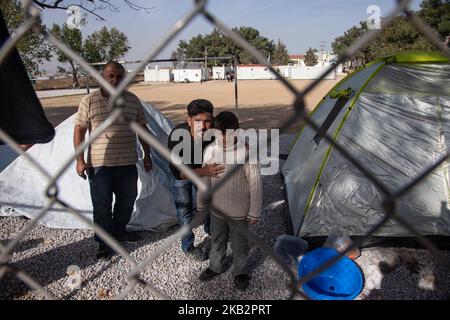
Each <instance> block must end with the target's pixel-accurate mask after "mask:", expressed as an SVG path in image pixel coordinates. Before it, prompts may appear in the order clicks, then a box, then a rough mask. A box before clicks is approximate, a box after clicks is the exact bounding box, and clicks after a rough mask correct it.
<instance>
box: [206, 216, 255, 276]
mask: <svg viewBox="0 0 450 320" xmlns="http://www.w3.org/2000/svg"><path fill="white" fill-rule="evenodd" d="M239 227H240V228H239ZM238 228H239V229H240V230H245V231H248V222H247V219H242V220H225V219H221V218H218V217H216V216H215V215H214V214H211V251H210V252H209V268H210V269H211V270H212V271H214V272H217V273H222V272H224V271H225V268H224V267H225V266H224V261H225V256H226V253H227V242H228V239H230V241H231V250H232V252H233V266H234V270H233V276H234V277H236V276H238V275H241V274H248V270H247V268H248V267H247V264H248V252H249V245H248V238H247V236H246V234H241V233H238V232H237V229H238Z"/></svg>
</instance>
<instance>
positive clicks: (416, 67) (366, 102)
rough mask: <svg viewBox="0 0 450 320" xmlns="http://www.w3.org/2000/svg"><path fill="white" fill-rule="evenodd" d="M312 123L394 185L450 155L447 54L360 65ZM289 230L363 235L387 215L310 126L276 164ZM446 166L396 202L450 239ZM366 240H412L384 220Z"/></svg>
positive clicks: (413, 54)
mask: <svg viewBox="0 0 450 320" xmlns="http://www.w3.org/2000/svg"><path fill="white" fill-rule="evenodd" d="M311 117H312V120H313V121H314V122H315V123H316V124H318V125H319V126H320V127H321V128H322V129H323V130H324V131H326V132H327V133H328V134H329V135H330V136H332V137H333V139H334V141H336V142H337V143H338V144H340V145H341V146H343V147H344V148H345V149H346V150H348V152H349V153H350V154H351V155H352V156H353V157H355V158H356V159H357V160H358V161H359V162H360V163H362V164H363V165H364V166H365V167H366V168H367V169H368V170H369V172H371V173H372V174H373V175H374V176H375V177H376V178H377V179H378V180H379V181H381V182H382V183H383V184H384V185H385V186H387V187H388V188H389V190H391V191H394V190H398V189H399V188H401V187H402V186H404V185H406V184H407V183H409V182H411V181H412V180H413V179H414V178H415V177H416V176H418V175H419V174H420V173H421V172H423V171H424V170H425V169H426V168H428V167H429V166H431V165H432V164H434V163H436V162H437V161H438V160H439V159H441V158H442V157H443V156H444V155H445V154H446V153H447V152H449V151H450V60H449V59H448V58H447V57H445V56H444V55H442V54H441V53H439V52H424V51H407V52H403V53H399V54H397V55H394V56H390V57H386V58H383V59H379V60H376V61H373V62H371V63H369V64H366V65H364V66H362V67H360V68H359V69H357V70H355V71H354V72H353V73H352V74H350V75H348V76H347V77H346V78H344V79H343V80H342V81H340V82H339V83H338V84H337V85H336V86H335V87H334V88H333V89H332V90H331V91H330V92H329V93H328V94H327V95H326V96H325V97H324V99H323V100H322V101H321V102H320V103H319V105H318V106H317V107H316V108H315V109H314V111H313V113H312V114H311ZM282 174H283V178H284V183H285V187H286V196H287V200H288V204H289V214H288V216H289V218H290V219H289V220H290V223H291V227H292V233H293V234H295V235H297V236H299V237H304V238H306V239H309V240H310V242H313V243H314V241H316V243H319V240H320V242H321V241H322V240H324V239H325V237H326V236H328V235H329V234H330V233H332V231H335V230H336V229H337V230H339V231H345V232H346V233H347V234H348V235H350V236H352V237H356V238H357V237H359V236H364V235H365V234H367V233H368V232H369V231H370V230H371V228H373V227H374V226H375V225H376V224H378V223H379V222H380V221H381V220H382V219H383V217H384V216H385V213H386V211H385V209H383V199H384V195H383V193H382V192H381V191H380V190H379V189H378V188H377V187H376V186H375V185H374V184H373V183H372V182H371V181H370V180H369V179H368V178H367V177H366V176H365V175H364V174H363V173H361V172H360V171H359V170H358V169H357V168H355V167H354V165H353V164H352V163H351V162H350V161H349V160H348V159H346V158H345V157H344V156H343V155H342V154H340V153H339V152H338V151H337V150H336V149H335V148H333V147H332V146H331V145H330V144H329V143H327V142H326V141H325V139H322V138H321V137H320V136H319V135H318V134H317V132H315V131H314V130H313V129H312V128H310V127H309V126H304V127H303V128H302V130H301V131H300V133H299V135H298V137H297V139H296V141H295V142H294V144H293V146H292V148H291V150H290V153H289V156H288V158H287V160H286V163H285V164H284V166H283V168H282ZM449 184H450V181H449V169H448V163H444V164H443V165H441V166H440V167H439V168H437V169H436V170H434V171H433V172H432V173H431V174H430V175H428V176H427V177H426V178H425V179H424V180H422V181H421V182H420V183H419V184H418V185H416V186H415V187H414V188H413V189H412V190H411V191H410V192H409V193H407V194H406V195H404V196H403V197H402V198H400V199H399V200H398V202H397V207H396V208H397V210H396V212H397V213H398V214H399V215H401V216H402V217H403V218H404V219H406V220H407V221H408V222H409V223H410V224H411V225H413V226H414V228H415V230H417V232H418V233H419V234H420V235H423V236H431V237H436V238H441V237H444V239H446V240H448V239H450V237H449V236H450V211H449V198H450V189H449ZM373 236H374V237H371V238H370V239H367V241H366V242H365V243H366V244H370V243H372V244H373V241H379V240H383V241H384V240H390V241H392V243H395V242H397V243H399V242H400V243H401V244H405V243H406V242H408V241H407V240H408V239H413V238H412V237H413V236H414V235H413V234H412V233H410V231H408V230H407V229H406V228H405V227H403V226H402V225H401V224H399V223H398V222H397V221H396V220H394V219H391V220H389V221H388V222H387V223H386V224H385V225H384V226H383V227H382V228H381V229H379V230H378V231H377V232H376V233H375V234H374V235H373Z"/></svg>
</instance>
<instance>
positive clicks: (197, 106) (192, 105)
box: [187, 99, 214, 117]
mask: <svg viewBox="0 0 450 320" xmlns="http://www.w3.org/2000/svg"><path fill="white" fill-rule="evenodd" d="M213 111H214V107H213V104H212V103H211V102H210V101H208V100H206V99H196V100H192V101H191V102H189V104H188V105H187V112H188V116H189V117H192V116H196V115H198V114H200V113H206V112H207V113H211V115H212V114H213Z"/></svg>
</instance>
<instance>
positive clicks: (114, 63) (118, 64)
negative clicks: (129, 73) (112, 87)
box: [103, 61, 125, 74]
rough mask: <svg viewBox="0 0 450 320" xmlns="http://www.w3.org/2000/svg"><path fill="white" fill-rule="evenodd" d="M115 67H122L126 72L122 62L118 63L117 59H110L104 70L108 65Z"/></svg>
mask: <svg viewBox="0 0 450 320" xmlns="http://www.w3.org/2000/svg"><path fill="white" fill-rule="evenodd" d="M109 66H111V67H114V68H117V69H121V70H122V71H123V73H124V74H125V68H124V67H123V65H122V64H120V63H118V62H117V61H109V62H107V63H106V64H105V65H104V66H103V70H105V69H106V68H107V67H109Z"/></svg>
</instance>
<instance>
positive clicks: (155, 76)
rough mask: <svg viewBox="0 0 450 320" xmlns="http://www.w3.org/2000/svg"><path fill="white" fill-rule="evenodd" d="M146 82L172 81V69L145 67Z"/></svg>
mask: <svg viewBox="0 0 450 320" xmlns="http://www.w3.org/2000/svg"><path fill="white" fill-rule="evenodd" d="M144 81H145V82H170V69H145V70H144Z"/></svg>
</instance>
